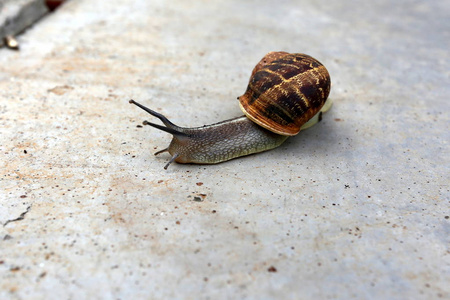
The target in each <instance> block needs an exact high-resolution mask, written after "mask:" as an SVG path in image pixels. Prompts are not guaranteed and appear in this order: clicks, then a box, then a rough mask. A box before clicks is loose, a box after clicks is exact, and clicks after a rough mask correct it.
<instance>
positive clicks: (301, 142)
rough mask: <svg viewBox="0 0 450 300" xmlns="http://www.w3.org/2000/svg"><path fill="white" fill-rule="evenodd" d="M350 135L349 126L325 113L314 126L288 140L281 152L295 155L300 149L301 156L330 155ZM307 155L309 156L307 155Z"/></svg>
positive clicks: (331, 114)
mask: <svg viewBox="0 0 450 300" xmlns="http://www.w3.org/2000/svg"><path fill="white" fill-rule="evenodd" d="M349 135H350V128H349V124H348V123H346V122H344V121H342V120H341V119H337V118H335V117H334V115H333V113H332V111H330V112H329V113H327V114H326V115H325V116H324V118H323V119H322V121H320V122H319V123H317V124H316V125H314V126H312V127H310V128H308V129H305V130H303V131H300V132H299V134H298V135H296V136H293V137H291V138H289V139H288V140H287V141H286V142H285V143H284V145H283V146H282V147H281V150H283V151H288V152H290V153H292V154H293V155H295V153H298V152H299V149H301V154H302V155H307V156H308V155H309V154H311V155H312V154H320V153H322V154H330V151H335V147H334V146H335V145H337V144H339V143H340V142H341V141H342V140H343V139H346V138H347V137H348V136H349ZM308 153H309V154H308Z"/></svg>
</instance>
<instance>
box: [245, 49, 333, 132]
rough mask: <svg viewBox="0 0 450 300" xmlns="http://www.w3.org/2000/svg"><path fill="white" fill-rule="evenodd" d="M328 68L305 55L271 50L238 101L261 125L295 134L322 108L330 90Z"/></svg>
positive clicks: (250, 116)
mask: <svg viewBox="0 0 450 300" xmlns="http://www.w3.org/2000/svg"><path fill="white" fill-rule="evenodd" d="M330 86H331V80H330V75H329V73H328V71H327V69H326V68H325V67H324V66H323V65H322V64H321V63H320V62H319V61H317V60H316V59H314V58H313V57H311V56H308V55H306V54H300V53H294V54H290V53H287V52H270V53H268V54H267V55H266V56H264V58H263V59H262V60H261V61H260V62H259V63H258V64H257V65H256V67H255V68H254V70H253V72H252V76H251V78H250V82H249V84H248V87H247V90H246V92H245V94H244V95H242V96H240V97H239V98H238V99H239V103H240V106H241V109H242V111H243V112H244V113H245V114H246V115H247V117H248V118H249V119H251V120H252V121H253V122H255V123H257V124H258V125H260V126H262V127H264V128H266V129H268V130H270V131H272V132H274V133H277V134H281V135H288V136H291V135H296V134H297V133H298V132H299V131H300V128H301V126H302V125H303V124H305V123H306V122H307V121H308V120H309V119H311V118H312V117H313V116H314V115H315V114H316V113H318V112H319V111H320V109H321V108H322V106H323V104H324V103H325V100H326V99H327V98H328V95H329V93H330Z"/></svg>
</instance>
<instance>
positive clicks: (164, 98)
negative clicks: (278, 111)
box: [0, 0, 450, 299]
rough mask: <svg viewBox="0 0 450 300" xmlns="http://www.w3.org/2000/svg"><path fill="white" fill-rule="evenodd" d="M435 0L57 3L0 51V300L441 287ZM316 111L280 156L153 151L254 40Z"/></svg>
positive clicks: (440, 85) (425, 292)
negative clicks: (318, 102) (299, 83)
mask: <svg viewBox="0 0 450 300" xmlns="http://www.w3.org/2000/svg"><path fill="white" fill-rule="evenodd" d="M448 11H449V5H448V1H426V2H425V1H423V2H422V1H405V0H402V1H396V2H395V4H394V2H392V1H386V0H384V1H377V2H369V1H367V2H360V1H339V2H338V1H335V2H330V1H282V2H281V3H280V2H279V1H245V2H244V1H234V0H233V1H226V2H223V1H180V0H179V1H171V2H170V3H169V2H166V1H123V0H122V1H121V0H113V1H90V0H80V1H71V2H69V3H67V4H65V5H63V6H62V7H60V8H59V10H58V11H57V12H56V13H54V14H51V15H49V16H48V17H47V18H45V19H43V20H42V21H41V22H39V24H38V25H35V26H34V27H33V28H31V29H29V30H27V32H26V33H25V34H24V35H21V36H20V37H19V42H20V43H21V50H20V51H19V52H14V51H8V50H7V49H0V137H1V145H0V154H1V161H0V164H1V165H0V166H1V173H0V189H1V194H0V197H1V198H0V223H1V224H3V225H1V226H0V249H1V251H0V298H1V299H25V298H27V299H449V297H450V294H449V290H450V288H449V284H448V283H449V279H450V272H449V270H450V269H449V265H450V258H449V233H450V230H449V221H450V220H449V215H450V212H449V181H448V179H449V175H450V174H449V165H450V164H449V146H448V141H449V138H450V136H449V123H450V122H449V100H448V96H449V94H450V93H449V92H450V90H449V84H448V80H449V74H450V73H449V70H450V65H449V62H450V55H449V51H448V49H449V48H450V42H449V41H450V38H449V20H448ZM271 50H286V51H290V52H304V53H307V54H310V55H312V56H314V57H316V58H317V59H319V60H320V61H321V62H322V63H324V64H325V66H327V68H328V70H329V71H330V74H331V77H332V82H333V87H332V91H331V97H332V98H333V99H334V106H333V108H332V109H331V111H330V112H329V113H328V114H327V115H325V116H324V119H323V121H322V122H321V123H319V124H318V125H316V126H314V127H312V128H311V129H308V130H306V131H304V132H301V133H300V134H299V135H298V136H296V137H294V138H291V139H289V140H288V141H287V142H286V143H285V144H284V145H282V146H281V147H280V148H278V149H276V150H273V151H270V152H266V153H263V154H259V155H254V156H249V157H245V158H242V159H237V160H233V161H230V162H227V163H223V164H219V165H214V166H198V165H180V164H174V165H171V166H170V168H169V169H168V170H167V171H165V170H164V169H163V166H164V164H165V163H166V162H167V160H168V156H166V155H162V156H160V157H154V156H153V154H152V153H153V152H155V151H156V150H159V149H162V148H164V147H166V146H167V145H168V143H169V140H170V136H169V135H168V134H166V133H163V132H158V131H157V130H154V129H152V128H150V127H143V128H140V127H137V125H139V124H141V122H142V121H143V120H144V119H151V118H150V117H149V116H148V115H146V114H145V113H144V112H143V111H141V110H139V109H137V108H136V107H134V106H131V105H130V104H128V100H129V99H130V98H134V99H135V100H137V101H140V102H142V103H144V104H146V105H148V106H149V107H152V108H154V109H156V110H158V111H160V112H162V113H164V114H166V115H167V116H168V117H169V118H170V119H172V120H173V121H174V122H175V123H178V124H179V125H184V126H200V125H203V124H209V123H213V122H217V121H219V120H223V119H226V118H230V117H234V116H238V115H240V112H239V108H238V105H237V103H236V97H237V96H239V95H241V94H242V93H243V92H244V90H245V88H246V85H247V80H248V76H249V73H250V71H251V69H252V68H253V66H254V65H255V64H256V63H257V62H258V60H259V59H260V58H261V57H262V56H263V55H264V54H265V53H266V52H268V51H271Z"/></svg>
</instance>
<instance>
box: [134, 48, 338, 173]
mask: <svg viewBox="0 0 450 300" xmlns="http://www.w3.org/2000/svg"><path fill="white" fill-rule="evenodd" d="M329 93H330V75H329V74H328V71H327V69H326V68H325V67H324V66H323V65H322V64H321V63H320V62H319V61H317V60H316V59H314V58H312V57H311V56H308V55H305V54H300V53H295V54H290V53H287V52H269V53H268V54H266V55H265V56H264V57H263V59H261V61H260V62H259V63H258V64H257V65H256V67H255V68H254V69H253V72H252V74H251V77H250V81H249V84H248V87H247V90H246V92H245V93H244V94H243V95H242V96H240V97H238V100H239V104H240V108H241V110H242V111H243V112H244V114H245V116H241V117H237V118H233V119H230V120H226V121H222V122H219V123H215V124H212V125H205V126H201V127H194V128H185V127H180V126H177V125H175V124H173V123H172V122H171V121H169V120H168V119H167V118H166V117H165V116H164V115H162V114H160V113H158V112H156V111H153V110H151V109H149V108H147V107H145V106H143V105H142V104H139V103H138V102H136V101H134V100H130V101H129V102H130V103H131V104H134V105H136V106H138V107H140V108H141V109H143V110H145V111H146V112H148V113H149V114H151V115H153V116H154V117H156V118H158V119H160V120H161V122H162V123H163V124H164V125H165V126H162V125H158V124H155V123H151V122H148V121H144V122H143V124H144V125H150V126H153V127H155V128H157V129H160V130H163V131H165V132H168V133H170V134H172V136H173V139H172V141H171V143H170V145H169V147H167V148H165V149H163V150H160V151H158V152H156V153H155V155H158V154H160V153H163V152H169V153H170V155H172V158H171V159H170V161H169V162H168V163H167V164H166V165H165V167H164V169H167V168H168V167H169V165H170V164H171V163H172V162H173V161H175V162H178V163H196V164H215V163H220V162H223V161H227V160H230V159H233V158H236V157H240V156H244V155H249V154H252V153H258V152H262V151H266V150H270V149H273V148H276V147H278V146H280V145H281V144H282V143H283V142H284V141H285V140H286V139H287V138H288V137H289V136H293V135H296V134H297V133H298V132H299V131H300V130H301V129H305V128H308V127H310V126H312V125H314V124H315V123H317V122H318V121H320V119H321V116H322V112H325V111H327V110H328V109H329V108H330V106H331V101H330V100H327V98H328V94H329Z"/></svg>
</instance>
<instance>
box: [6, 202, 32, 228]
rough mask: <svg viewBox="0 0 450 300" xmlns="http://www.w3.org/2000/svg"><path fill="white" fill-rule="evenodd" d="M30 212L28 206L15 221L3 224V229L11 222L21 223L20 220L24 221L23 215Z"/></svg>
mask: <svg viewBox="0 0 450 300" xmlns="http://www.w3.org/2000/svg"><path fill="white" fill-rule="evenodd" d="M30 210H31V205H29V206H28V207H27V209H26V210H25V211H24V212H23V213H21V214H20V216H19V217H17V218H15V219H11V220H7V221H6V222H5V223H3V227H5V226H6V225H8V224H9V223H11V222H17V221H21V220H23V219H25V215H26V214H27V213H28V212H29V211H30Z"/></svg>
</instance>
